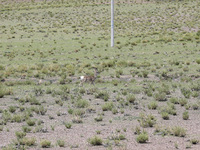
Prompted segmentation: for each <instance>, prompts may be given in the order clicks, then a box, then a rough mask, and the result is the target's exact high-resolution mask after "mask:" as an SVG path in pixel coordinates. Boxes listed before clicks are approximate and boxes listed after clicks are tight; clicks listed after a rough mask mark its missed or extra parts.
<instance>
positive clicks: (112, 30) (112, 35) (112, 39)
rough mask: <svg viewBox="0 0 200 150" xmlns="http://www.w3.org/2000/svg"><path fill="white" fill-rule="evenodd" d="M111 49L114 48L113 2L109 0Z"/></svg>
mask: <svg viewBox="0 0 200 150" xmlns="http://www.w3.org/2000/svg"><path fill="white" fill-rule="evenodd" d="M111 47H114V0H111Z"/></svg>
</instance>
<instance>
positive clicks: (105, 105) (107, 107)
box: [102, 102, 114, 111]
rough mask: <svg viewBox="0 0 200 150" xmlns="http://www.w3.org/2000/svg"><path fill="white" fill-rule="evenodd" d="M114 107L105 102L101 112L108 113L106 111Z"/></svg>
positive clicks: (110, 103)
mask: <svg viewBox="0 0 200 150" xmlns="http://www.w3.org/2000/svg"><path fill="white" fill-rule="evenodd" d="M113 107H114V105H113V103H112V102H107V103H105V104H104V105H102V110H103V111H108V110H110V111H111V110H112V109H113Z"/></svg>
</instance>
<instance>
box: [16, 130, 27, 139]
mask: <svg viewBox="0 0 200 150" xmlns="http://www.w3.org/2000/svg"><path fill="white" fill-rule="evenodd" d="M15 135H16V137H17V138H18V139H21V138H23V137H25V136H26V133H25V132H20V131H17V132H15Z"/></svg>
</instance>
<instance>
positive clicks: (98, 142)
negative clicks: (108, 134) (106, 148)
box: [88, 136, 103, 146]
mask: <svg viewBox="0 0 200 150" xmlns="http://www.w3.org/2000/svg"><path fill="white" fill-rule="evenodd" d="M88 142H89V143H90V144H91V145H93V146H97V145H102V144H103V140H102V139H101V138H100V137H98V136H95V137H93V138H90V139H88Z"/></svg>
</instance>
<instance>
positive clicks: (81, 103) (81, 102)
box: [75, 99, 89, 108]
mask: <svg viewBox="0 0 200 150" xmlns="http://www.w3.org/2000/svg"><path fill="white" fill-rule="evenodd" d="M75 105H76V107H77V108H86V107H88V106H89V102H88V101H87V100H83V99H80V100H78V101H77V102H76V104H75Z"/></svg>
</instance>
